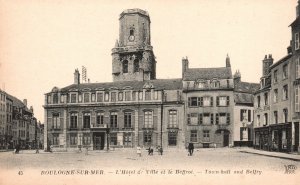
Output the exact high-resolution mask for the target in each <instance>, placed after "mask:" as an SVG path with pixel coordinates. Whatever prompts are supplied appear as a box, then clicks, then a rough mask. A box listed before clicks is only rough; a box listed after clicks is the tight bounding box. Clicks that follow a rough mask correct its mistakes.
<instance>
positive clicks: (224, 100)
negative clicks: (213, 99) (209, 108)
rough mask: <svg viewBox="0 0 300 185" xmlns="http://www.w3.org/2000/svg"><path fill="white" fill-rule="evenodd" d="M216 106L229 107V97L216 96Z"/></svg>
mask: <svg viewBox="0 0 300 185" xmlns="http://www.w3.org/2000/svg"><path fill="white" fill-rule="evenodd" d="M217 106H229V96H218V97H217Z"/></svg>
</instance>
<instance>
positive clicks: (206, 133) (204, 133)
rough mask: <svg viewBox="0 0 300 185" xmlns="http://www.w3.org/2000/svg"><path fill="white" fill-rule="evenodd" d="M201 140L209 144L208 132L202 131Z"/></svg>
mask: <svg viewBox="0 0 300 185" xmlns="http://www.w3.org/2000/svg"><path fill="white" fill-rule="evenodd" d="M203 140H204V142H209V140H210V139H209V130H203Z"/></svg>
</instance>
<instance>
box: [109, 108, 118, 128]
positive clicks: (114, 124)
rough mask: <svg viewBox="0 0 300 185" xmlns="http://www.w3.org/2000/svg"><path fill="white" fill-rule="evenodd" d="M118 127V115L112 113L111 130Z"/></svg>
mask: <svg viewBox="0 0 300 185" xmlns="http://www.w3.org/2000/svg"><path fill="white" fill-rule="evenodd" d="M117 127H118V114H117V112H111V113H110V128H117Z"/></svg>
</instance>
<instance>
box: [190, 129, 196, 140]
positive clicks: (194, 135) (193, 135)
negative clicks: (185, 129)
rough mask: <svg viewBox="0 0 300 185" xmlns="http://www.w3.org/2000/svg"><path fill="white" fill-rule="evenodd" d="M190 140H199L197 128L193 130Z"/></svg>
mask: <svg viewBox="0 0 300 185" xmlns="http://www.w3.org/2000/svg"><path fill="white" fill-rule="evenodd" d="M190 141H191V142H197V130H191V135H190Z"/></svg>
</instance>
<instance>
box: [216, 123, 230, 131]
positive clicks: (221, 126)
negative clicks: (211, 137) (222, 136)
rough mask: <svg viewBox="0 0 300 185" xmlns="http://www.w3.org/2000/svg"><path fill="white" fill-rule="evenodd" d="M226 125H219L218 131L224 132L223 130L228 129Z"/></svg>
mask: <svg viewBox="0 0 300 185" xmlns="http://www.w3.org/2000/svg"><path fill="white" fill-rule="evenodd" d="M228 126H229V125H228V124H221V125H218V129H220V130H224V129H228Z"/></svg>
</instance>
